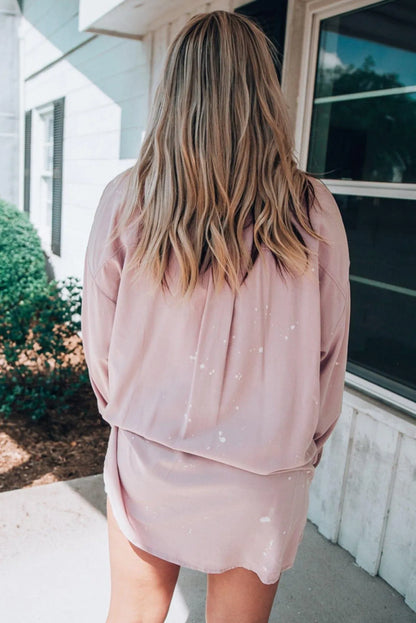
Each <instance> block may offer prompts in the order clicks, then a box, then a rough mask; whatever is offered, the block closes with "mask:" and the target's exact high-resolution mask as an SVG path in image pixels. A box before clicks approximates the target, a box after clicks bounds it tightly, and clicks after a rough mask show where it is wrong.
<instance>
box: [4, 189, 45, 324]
mask: <svg viewBox="0 0 416 623" xmlns="http://www.w3.org/2000/svg"><path fill="white" fill-rule="evenodd" d="M46 282H47V276H46V271H45V258H44V255H43V251H42V245H41V242H40V239H39V236H38V234H37V232H36V230H35V228H34V227H33V225H32V223H31V222H30V221H29V219H28V217H27V215H26V214H25V213H24V212H20V211H19V210H17V209H16V208H15V207H14V206H11V205H9V204H7V203H6V202H5V201H2V200H1V199H0V305H1V311H2V312H3V311H4V310H5V309H10V308H12V307H14V306H15V305H16V304H17V303H18V302H19V301H20V300H22V299H24V298H25V297H26V296H27V294H28V293H29V292H31V291H32V290H33V289H35V288H38V287H41V288H42V287H43V286H45V285H46Z"/></svg>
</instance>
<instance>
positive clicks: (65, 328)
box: [0, 201, 89, 420]
mask: <svg viewBox="0 0 416 623" xmlns="http://www.w3.org/2000/svg"><path fill="white" fill-rule="evenodd" d="M0 241H1V242H0V308H1V311H2V313H1V316H0V413H1V414H2V415H3V416H4V417H6V418H8V417H10V416H12V415H13V414H15V413H23V414H25V415H27V416H28V417H30V418H31V419H33V420H39V419H41V418H46V417H48V416H50V414H51V413H54V414H56V413H61V412H66V411H68V410H70V409H73V408H74V403H76V401H77V398H78V396H79V395H81V394H83V393H85V391H86V389H87V388H88V384H89V382H88V372H87V368H86V363H85V357H84V353H83V350H82V343H81V338H80V337H79V332H80V313H81V296H82V289H81V285H80V282H79V280H78V279H76V278H73V277H70V278H68V279H66V280H65V281H62V282H58V281H55V280H52V281H50V282H48V279H47V275H46V269H45V259H44V254H43V251H42V247H41V242H40V239H39V237H38V235H37V233H36V230H35V229H34V227H33V226H32V224H31V223H30V221H29V220H28V218H27V216H26V214H24V213H22V212H19V211H18V210H16V208H14V207H13V206H10V205H7V204H6V203H5V202H3V201H0Z"/></svg>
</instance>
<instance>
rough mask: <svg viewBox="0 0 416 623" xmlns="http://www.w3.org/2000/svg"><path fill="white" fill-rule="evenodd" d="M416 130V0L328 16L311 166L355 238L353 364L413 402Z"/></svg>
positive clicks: (321, 35)
mask: <svg viewBox="0 0 416 623" xmlns="http://www.w3.org/2000/svg"><path fill="white" fill-rule="evenodd" d="M363 4H364V3H363ZM367 5H368V3H367ZM415 134H416V11H415V9H414V2H413V0H390V1H387V2H382V3H381V2H379V3H373V4H370V5H369V6H366V7H364V8H362V9H359V10H356V11H351V12H349V13H344V14H342V15H337V16H335V17H328V18H327V19H322V20H321V22H320V33H319V51H318V60H317V68H316V78H315V87H314V97H313V110H312V121H311V130H310V137H309V151H308V164H307V168H308V170H309V171H310V172H311V173H314V174H318V175H319V176H320V177H322V178H324V179H325V180H326V183H327V184H328V187H329V188H330V190H331V191H332V192H333V193H334V195H335V197H336V199H337V202H338V205H339V207H340V210H341V214H342V217H343V220H344V224H345V227H346V231H347V235H348V240H349V245H350V255H351V275H350V277H351V295H352V312H351V329H350V343H349V362H348V367H347V370H348V371H349V372H351V373H352V374H353V375H357V376H359V377H362V378H365V379H367V380H368V381H370V382H373V383H377V384H378V385H381V386H383V387H385V388H386V389H388V390H390V391H393V392H395V393H396V394H399V395H401V396H404V397H405V398H408V399H410V400H415V399H416V362H415V357H414V353H415V352H416V332H415V327H414V319H415V318H416V141H415V140H414V136H415Z"/></svg>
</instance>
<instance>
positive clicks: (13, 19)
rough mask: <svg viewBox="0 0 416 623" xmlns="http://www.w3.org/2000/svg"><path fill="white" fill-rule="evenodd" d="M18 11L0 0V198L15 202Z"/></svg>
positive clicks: (17, 122) (17, 172)
mask: <svg viewBox="0 0 416 623" xmlns="http://www.w3.org/2000/svg"><path fill="white" fill-rule="evenodd" d="M18 25H19V10H18V7H17V2H10V1H5V0H0V41H1V53H0V199H4V200H5V201H8V202H10V203H13V204H14V205H16V206H17V205H18V201H19V197H18V188H19V183H18V180H19V175H18V174H19V160H18V156H19V80H18V76H19V37H18Z"/></svg>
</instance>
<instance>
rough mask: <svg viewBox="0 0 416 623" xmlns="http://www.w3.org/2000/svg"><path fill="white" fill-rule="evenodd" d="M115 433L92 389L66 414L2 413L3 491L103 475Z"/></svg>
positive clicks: (0, 454) (0, 473) (0, 460)
mask: <svg viewBox="0 0 416 623" xmlns="http://www.w3.org/2000/svg"><path fill="white" fill-rule="evenodd" d="M109 434H110V426H109V425H108V424H107V422H105V421H104V420H103V419H102V417H101V416H100V415H99V413H98V411H97V401H96V398H95V396H94V394H93V392H92V390H91V389H90V388H89V387H86V388H85V392H84V394H83V395H81V396H79V397H78V399H77V404H74V405H73V407H71V409H70V411H69V412H68V413H65V414H63V413H54V412H51V413H48V415H47V416H46V417H45V418H43V419H41V420H40V421H32V420H31V419H30V414H29V415H27V414H16V415H13V416H11V417H10V418H8V419H5V418H4V417H2V416H0V492H1V491H10V490H12V489H22V488H28V487H34V486H37V485H42V484H48V483H50V482H56V481H60V480H70V479H72V478H79V477H81V476H91V475H93V474H99V473H102V471H103V464H104V457H105V453H106V450H107V443H108V437H109Z"/></svg>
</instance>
